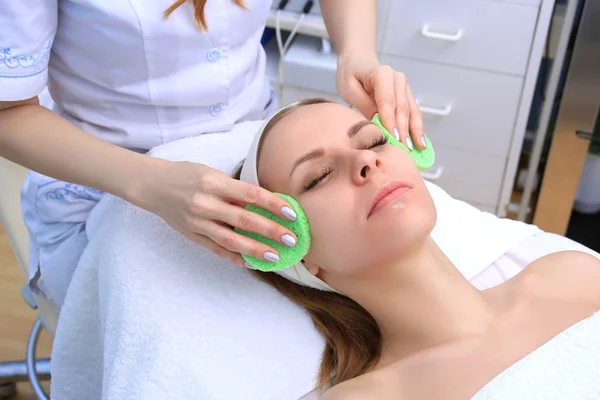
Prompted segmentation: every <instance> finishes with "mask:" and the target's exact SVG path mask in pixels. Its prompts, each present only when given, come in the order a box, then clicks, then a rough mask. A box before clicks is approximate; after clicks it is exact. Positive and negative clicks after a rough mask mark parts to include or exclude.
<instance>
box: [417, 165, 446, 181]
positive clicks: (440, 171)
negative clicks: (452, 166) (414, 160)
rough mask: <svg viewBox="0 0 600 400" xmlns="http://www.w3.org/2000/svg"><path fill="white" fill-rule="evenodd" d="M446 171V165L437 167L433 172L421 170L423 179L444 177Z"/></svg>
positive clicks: (433, 179)
mask: <svg viewBox="0 0 600 400" xmlns="http://www.w3.org/2000/svg"><path fill="white" fill-rule="evenodd" d="M443 173H444V167H437V168H436V170H435V171H433V172H421V176H422V177H423V179H427V180H428V181H437V180H438V179H440V178H441V177H442V174H443Z"/></svg>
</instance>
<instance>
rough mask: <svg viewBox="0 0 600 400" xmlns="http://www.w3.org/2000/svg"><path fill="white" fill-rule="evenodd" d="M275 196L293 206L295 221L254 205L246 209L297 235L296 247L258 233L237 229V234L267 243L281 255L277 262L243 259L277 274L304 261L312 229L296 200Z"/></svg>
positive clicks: (281, 195) (280, 195)
mask: <svg viewBox="0 0 600 400" xmlns="http://www.w3.org/2000/svg"><path fill="white" fill-rule="evenodd" d="M275 194H276V195H278V196H279V197H281V198H282V199H284V200H285V201H287V202H288V203H289V204H290V206H292V208H293V209H294V211H295V212H296V220H295V221H289V220H287V219H283V218H281V217H279V216H278V215H275V214H273V213H271V212H269V211H267V210H265V209H262V208H258V207H256V206H253V205H247V206H246V209H248V210H250V211H252V212H255V213H257V214H260V215H262V216H264V217H267V218H269V219H271V220H273V221H275V222H277V223H278V224H281V225H283V226H285V227H286V228H288V229H289V230H291V231H292V232H294V233H295V234H296V237H297V238H298V241H297V242H296V246H294V247H291V248H290V247H287V246H285V245H283V244H280V243H279V242H275V241H272V240H270V239H267V238H266V237H264V236H262V235H259V234H257V233H254V232H247V231H244V230H242V229H239V228H235V231H236V232H238V233H240V234H242V235H245V236H248V237H251V238H252V239H255V240H257V241H259V242H261V243H265V244H267V245H269V246H271V247H273V248H274V249H275V250H277V252H278V253H279V261H277V262H271V261H266V260H263V259H258V258H254V257H251V256H249V255H246V254H242V257H244V260H246V262H247V263H248V264H250V265H252V266H253V267H254V268H256V269H258V270H260V271H263V272H275V271H281V270H284V269H286V268H289V267H291V266H293V265H295V264H297V263H299V262H300V261H302V259H303V258H304V256H305V255H306V254H307V253H308V250H309V249H310V227H309V225H308V219H307V218H306V214H304V211H303V210H302V207H300V204H299V203H298V202H297V201H296V199H294V198H293V197H291V196H288V195H286V194H281V193H275Z"/></svg>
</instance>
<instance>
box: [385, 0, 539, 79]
mask: <svg viewBox="0 0 600 400" xmlns="http://www.w3.org/2000/svg"><path fill="white" fill-rule="evenodd" d="M389 14H390V15H394V16H402V19H398V20H396V21H392V20H390V21H388V25H387V30H386V34H385V37H384V39H383V46H382V52H383V53H384V54H391V55H398V56H403V57H409V58H416V59H420V60H426V61H432V62H436V63H442V64H450V65H459V66H463V67H468V68H478V69H483V70H490V71H498V72H506V73H510V74H516V75H525V69H526V67H527V61H528V58H529V50H530V48H531V43H532V39H533V32H534V30H535V25H536V20H537V14H538V9H537V8H536V7H531V6H522V5H517V4H511V3H506V2H500V1H486V0H419V1H415V0H395V1H392V3H391V8H390V10H389Z"/></svg>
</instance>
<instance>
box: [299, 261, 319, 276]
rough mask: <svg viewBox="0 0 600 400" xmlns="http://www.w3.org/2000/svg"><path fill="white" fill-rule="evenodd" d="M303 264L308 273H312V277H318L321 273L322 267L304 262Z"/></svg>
mask: <svg viewBox="0 0 600 400" xmlns="http://www.w3.org/2000/svg"><path fill="white" fill-rule="evenodd" d="M302 264H304V267H305V268H306V269H307V270H308V272H310V273H311V275H314V276H317V275H318V273H319V272H321V267H319V266H318V265H317V264H315V263H312V262H308V261H306V260H302Z"/></svg>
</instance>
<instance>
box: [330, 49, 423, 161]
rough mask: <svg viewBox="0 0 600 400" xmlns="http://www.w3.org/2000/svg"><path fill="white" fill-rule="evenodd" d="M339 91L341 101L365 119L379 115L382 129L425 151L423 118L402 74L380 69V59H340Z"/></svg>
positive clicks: (384, 66) (338, 71)
mask: <svg viewBox="0 0 600 400" xmlns="http://www.w3.org/2000/svg"><path fill="white" fill-rule="evenodd" d="M336 83H337V89H338V92H339V93H340V96H341V97H342V99H343V100H344V101H345V102H347V103H348V104H350V105H351V106H354V107H356V108H357V109H358V110H359V111H360V112H361V113H362V114H363V115H364V116H365V117H367V118H369V119H370V118H372V117H373V115H375V113H379V116H380V118H381V122H383V126H385V128H386V129H387V130H388V131H389V132H390V133H392V134H394V135H396V136H397V137H398V136H399V138H400V139H401V141H402V143H404V144H405V145H407V147H409V148H411V146H410V144H409V143H407V139H408V138H409V130H410V136H412V142H413V143H414V145H415V146H417V147H418V148H420V149H424V148H425V145H424V143H425V140H424V132H423V118H422V116H421V110H419V106H418V105H417V102H416V101H415V99H414V97H413V94H412V92H411V90H410V86H409V85H408V82H407V81H406V77H405V76H404V74H403V73H401V72H397V71H394V69H392V68H391V67H390V66H388V65H381V64H380V63H379V61H378V60H377V57H370V58H369V57H365V56H364V55H360V56H358V55H357V56H344V55H340V57H339V59H338V68H337V75H336Z"/></svg>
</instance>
